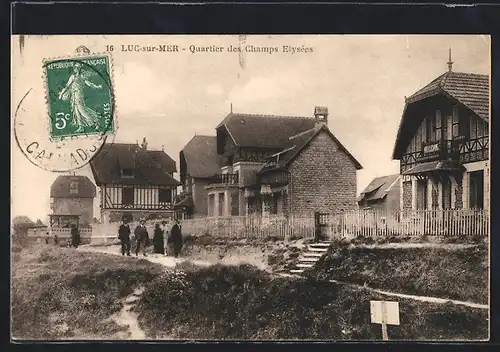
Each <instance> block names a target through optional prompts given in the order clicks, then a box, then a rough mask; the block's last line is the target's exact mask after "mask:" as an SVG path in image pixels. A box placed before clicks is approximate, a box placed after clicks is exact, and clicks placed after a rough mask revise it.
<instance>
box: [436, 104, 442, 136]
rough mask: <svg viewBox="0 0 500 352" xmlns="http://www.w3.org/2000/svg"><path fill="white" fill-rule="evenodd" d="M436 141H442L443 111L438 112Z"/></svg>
mask: <svg viewBox="0 0 500 352" xmlns="http://www.w3.org/2000/svg"><path fill="white" fill-rule="evenodd" d="M435 140H436V141H440V140H441V110H438V111H436V139H435Z"/></svg>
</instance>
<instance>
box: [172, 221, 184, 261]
mask: <svg viewBox="0 0 500 352" xmlns="http://www.w3.org/2000/svg"><path fill="white" fill-rule="evenodd" d="M170 236H171V238H172V246H173V247H174V256H175V257H176V258H177V257H178V256H179V254H180V253H181V249H182V233H181V225H180V223H179V219H177V218H176V219H175V224H174V226H172V230H171V231H170Z"/></svg>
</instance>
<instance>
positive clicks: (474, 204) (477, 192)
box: [469, 170, 484, 209]
mask: <svg viewBox="0 0 500 352" xmlns="http://www.w3.org/2000/svg"><path fill="white" fill-rule="evenodd" d="M483 200H484V173H483V170H479V171H474V172H471V173H470V181H469V207H470V208H471V209H483V203H484V202H483Z"/></svg>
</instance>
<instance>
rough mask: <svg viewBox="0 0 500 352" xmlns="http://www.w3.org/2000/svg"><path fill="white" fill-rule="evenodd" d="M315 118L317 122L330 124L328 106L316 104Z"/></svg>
mask: <svg viewBox="0 0 500 352" xmlns="http://www.w3.org/2000/svg"><path fill="white" fill-rule="evenodd" d="M314 120H315V121H316V124H323V125H328V108H327V107H326V106H316V107H315V108H314Z"/></svg>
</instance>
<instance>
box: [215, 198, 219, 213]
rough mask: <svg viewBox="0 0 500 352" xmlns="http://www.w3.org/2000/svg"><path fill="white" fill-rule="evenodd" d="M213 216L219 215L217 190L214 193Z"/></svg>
mask: <svg viewBox="0 0 500 352" xmlns="http://www.w3.org/2000/svg"><path fill="white" fill-rule="evenodd" d="M214 216H219V192H216V193H214Z"/></svg>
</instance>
